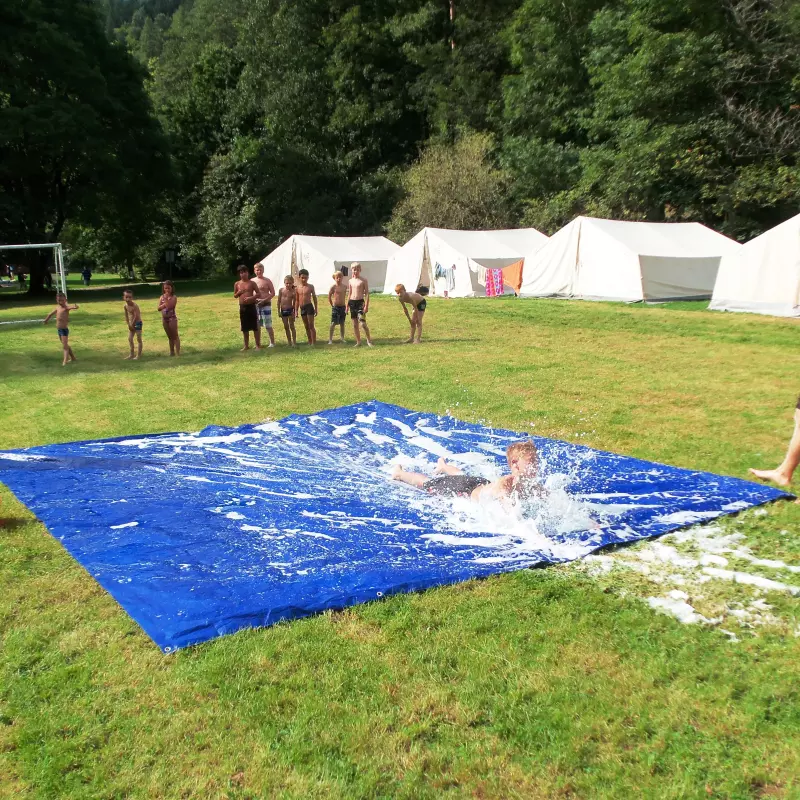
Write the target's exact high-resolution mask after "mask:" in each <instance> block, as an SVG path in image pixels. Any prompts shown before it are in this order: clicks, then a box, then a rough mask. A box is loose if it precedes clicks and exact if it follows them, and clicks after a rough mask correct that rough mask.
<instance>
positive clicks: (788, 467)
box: [749, 398, 800, 487]
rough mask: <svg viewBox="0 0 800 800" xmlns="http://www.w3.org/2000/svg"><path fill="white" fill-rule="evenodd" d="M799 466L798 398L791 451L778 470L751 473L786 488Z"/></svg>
mask: <svg viewBox="0 0 800 800" xmlns="http://www.w3.org/2000/svg"><path fill="white" fill-rule="evenodd" d="M798 464H800V398H798V400H797V407H796V408H795V410H794V433H792V438H791V440H790V441H789V449H788V450H787V451H786V455H785V456H784V457H783V461H782V462H781V464H780V466H779V467H777V469H751V470H749V472H750V474H751V475H755V476H756V478H760V479H761V480H762V481H772V482H773V483H777V484H778V486H783V487H786V486H788V485H789V484H790V483H791V482H792V476H793V475H794V471H795V470H796V469H797V465H798Z"/></svg>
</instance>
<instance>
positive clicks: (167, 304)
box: [158, 281, 181, 356]
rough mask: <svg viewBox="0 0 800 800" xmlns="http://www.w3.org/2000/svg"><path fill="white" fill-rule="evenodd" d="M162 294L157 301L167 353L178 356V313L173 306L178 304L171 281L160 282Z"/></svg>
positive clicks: (179, 342)
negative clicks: (165, 336)
mask: <svg viewBox="0 0 800 800" xmlns="http://www.w3.org/2000/svg"><path fill="white" fill-rule="evenodd" d="M161 285H162V287H163V289H164V294H162V295H161V298H160V299H159V301H158V310H159V311H160V312H161V321H162V322H163V323H164V333H166V334H167V339H169V354H170V355H171V356H179V355H180V354H181V337H180V336H178V315H177V314H176V313H175V307H176V306H177V305H178V298H177V297H175V284H174V283H173V282H172V281H164V283H162V284H161Z"/></svg>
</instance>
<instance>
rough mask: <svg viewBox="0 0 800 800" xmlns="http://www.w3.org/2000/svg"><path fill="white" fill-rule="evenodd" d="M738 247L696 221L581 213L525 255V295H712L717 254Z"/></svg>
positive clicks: (662, 297)
mask: <svg viewBox="0 0 800 800" xmlns="http://www.w3.org/2000/svg"><path fill="white" fill-rule="evenodd" d="M739 249H741V245H740V244H739V243H738V242H734V241H733V240H732V239H729V238H728V237H727V236H723V235H722V234H721V233H717V232H716V231H713V230H711V229H710V228H706V227H705V226H704V225H701V224H700V223H699V222H619V221H615V220H608V219H595V218H593V217H578V218H577V219H574V220H573V221H572V222H570V223H569V225H566V226H565V227H563V228H562V229H561V230H560V231H558V232H557V233H555V234H553V236H552V238H551V239H550V241H549V242H548V243H547V244H546V245H545V246H544V247H542V248H541V249H539V250H538V251H537V252H536V253H534V254H533V255H532V256H529V257H527V258H526V259H525V266H524V268H523V273H522V289H521V291H520V295H521V296H522V297H579V298H584V299H590V300H624V301H628V302H637V301H641V300H675V299H683V300H688V299H701V298H707V297H710V296H711V292H712V291H713V289H714V281H715V280H716V277H717V270H718V268H719V263H720V259H721V258H722V256H723V255H727V254H732V253H735V252H737V251H738V250H739Z"/></svg>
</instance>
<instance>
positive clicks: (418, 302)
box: [394, 283, 428, 344]
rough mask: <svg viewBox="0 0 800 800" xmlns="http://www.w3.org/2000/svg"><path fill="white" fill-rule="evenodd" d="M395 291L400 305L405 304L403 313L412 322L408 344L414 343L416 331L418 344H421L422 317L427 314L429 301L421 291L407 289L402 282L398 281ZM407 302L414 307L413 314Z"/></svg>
mask: <svg viewBox="0 0 800 800" xmlns="http://www.w3.org/2000/svg"><path fill="white" fill-rule="evenodd" d="M394 292H395V294H396V295H397V299H398V300H399V301H400V305H401V306H403V313H404V314H405V315H406V319H407V320H408V321H409V322H410V323H411V336H410V338H408V339H406V344H414V333H415V331H416V335H417V339H416V344H419V343H420V342H421V341H422V318H423V317H424V316H425V308H426V307H427V305H428V301H427V300H426V299H425V298H424V297H423V296H422V295H421V294H419V292H409V291H407V290H406V287H405V286H403V284H402V283H398V284H397V286H395V287H394ZM406 303H408V304H409V305H410V306H411V307H412V308H413V309H414V311H413V313H412V314H411V316H409V314H408V309H407V308H406Z"/></svg>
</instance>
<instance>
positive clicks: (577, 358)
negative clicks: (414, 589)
mask: <svg viewBox="0 0 800 800" xmlns="http://www.w3.org/2000/svg"><path fill="white" fill-rule="evenodd" d="M231 283H232V282H231ZM324 288H327V287H324ZM142 291H143V292H146V296H143V297H142V298H141V304H142V309H143V312H144V317H145V356H144V359H143V360H142V361H141V362H139V363H135V362H129V361H124V360H123V357H124V356H125V355H126V352H127V341H126V329H125V327H124V324H123V319H122V302H121V299H119V298H118V295H119V293H120V292H119V290H118V287H115V288H114V289H108V290H107V291H106V290H94V289H90V290H88V291H80V290H79V291H74V292H72V294H71V301H73V302H78V303H79V304H80V305H81V308H80V310H79V311H76V312H74V314H73V315H72V319H71V321H70V328H71V332H72V336H71V339H72V343H73V347H74V350H75V353H76V355H77V357H78V362H77V363H76V364H73V365H70V366H69V367H67V368H62V367H61V359H60V346H59V342H58V339H57V336H56V331H55V326H54V325H52V326H48V327H43V326H40V325H33V324H28V325H19V326H17V325H13V326H12V325H0V382H1V383H0V399H2V412H1V413H2V420H1V421H0V430H2V440H1V441H2V446H3V447H24V446H28V445H34V444H43V443H46V442H57V441H68V440H72V439H87V438H96V437H101V436H117V435H122V434H134V433H144V432H157V431H167V430H176V431H177V430H197V429H199V428H201V427H203V426H205V425H208V424H223V425H236V424H239V423H242V422H251V421H260V420H263V419H265V418H273V419H275V418H279V417H281V416H283V415H286V414H289V413H293V412H300V413H305V412H312V411H316V410H319V409H322V408H328V407H333V406H338V405H342V404H345V403H351V402H356V401H360V400H366V399H370V398H377V399H380V400H384V401H387V402H394V403H399V404H402V405H405V406H408V407H410V408H414V409H419V410H425V411H431V412H440V413H443V412H445V411H450V412H451V413H452V414H454V415H456V416H458V417H461V418H463V419H467V420H471V421H476V420H485V421H490V422H491V423H493V424H495V425H499V426H504V427H509V428H514V429H516V430H520V431H535V432H536V433H537V434H539V435H545V436H552V437H557V438H563V439H568V440H570V441H579V442H581V443H583V444H588V445H591V446H594V447H600V448H603V449H607V450H614V451H617V452H620V453H624V454H627V455H635V456H639V457H643V458H648V459H652V460H656V461H663V462H666V463H670V464H675V465H677V466H681V467H690V468H699V469H707V470H711V471H715V472H719V473H723V474H729V475H736V476H741V477H744V476H745V474H746V469H747V467H748V466H753V465H767V466H770V465H774V464H776V463H777V462H778V461H779V460H780V458H781V456H782V454H783V450H784V447H785V444H786V442H787V440H788V437H789V435H790V433H791V424H792V423H791V413H792V409H793V407H794V403H795V400H796V395H797V392H798V389H800V387H799V386H798V382H797V379H796V370H795V369H794V365H795V360H796V352H797V338H798V328H797V324H796V323H795V322H794V321H789V320H777V319H771V318H760V317H755V316H751V315H723V314H717V313H713V312H707V311H704V310H702V308H703V306H702V305H700V304H673V305H665V306H651V307H645V306H623V305H616V304H599V303H598V304H592V303H580V302H559V301H519V300H515V299H513V298H511V299H501V300H481V301H478V300H472V301H470V300H462V301H460V300H453V301H443V300H440V299H431V300H430V301H429V305H428V313H427V314H426V320H425V321H426V329H425V334H424V335H425V339H426V341H425V342H424V343H423V344H422V345H421V346H410V345H402V344H400V341H401V340H402V339H403V338H404V336H405V335H407V325H406V322H405V318H404V317H403V316H402V313H401V311H400V309H399V307H398V306H397V304H396V303H395V302H392V301H391V300H389V299H384V298H373V309H372V311H371V313H370V323H371V326H372V329H373V333H374V337H375V341H376V347H375V348H374V349H371V350H367V349H366V348H362V349H361V350H354V349H353V348H351V347H349V346H348V347H341V346H339V345H336V346H333V347H327V346H325V345H323V346H320V347H318V348H317V349H316V350H314V351H312V350H310V349H309V348H308V347H307V346H305V345H304V346H301V347H299V348H298V349H297V350H295V351H291V350H289V349H288V348H286V347H285V346H284V342H285V338H284V336H283V332H282V330H278V329H276V338H277V341H278V343H279V345H280V346H279V347H277V348H275V349H274V350H270V351H264V352H250V353H240V352H239V347H240V346H241V338H240V334H239V331H238V315H237V311H236V306H235V301H234V300H233V299H232V297H231V296H230V294H229V288H228V286H227V284H217V285H204V284H200V283H196V284H187V285H180V284H179V287H178V295H179V298H180V299H179V305H178V316H179V320H180V330H181V336H182V340H183V347H184V354H183V355H182V356H181V358H180V359H170V358H169V357H168V356H167V352H168V350H167V346H166V338H165V336H164V333H163V331H162V329H161V325H160V321H159V319H158V315H157V312H156V311H155V305H156V300H157V293H158V290H157V287H145V288H144V289H142ZM326 302H327V301H325V303H326ZM323 305H324V304H323ZM50 307H51V306H49V305H42V306H40V307H36V308H31V307H30V306H27V305H24V304H19V303H8V302H3V303H0V322H2V321H9V320H13V319H34V318H36V317H37V316H40V317H44V315H45V313H47V311H49V310H50ZM328 320H329V314H328V313H326V312H325V311H323V313H321V315H320V317H319V322H318V327H319V330H320V339H321V340H326V339H327V325H328ZM301 331H302V326H300V327H299V328H298V340H300V341H303V340H304V336H303V335H302V332H301ZM348 337H349V338H350V339H351V340H352V332H351V331H350V330H349V329H348ZM0 497H1V498H2V517H3V518H4V520H5V522H4V527H3V528H0V576H2V578H1V580H2V587H3V593H2V597H0V631H1V632H2V654H1V655H0V795H2V794H5V796H31V797H34V796H35V797H52V798H63V797H75V798H83V797H92V798H95V797H109V798H110V797H142V798H144V797H147V798H150V797H242V798H244V797H266V796H275V795H281V796H294V797H378V796H394V797H408V798H417V797H438V796H440V795H442V794H446V793H449V794H452V795H455V796H462V795H463V796H470V797H499V798H500V797H502V798H504V797H548V796H564V797H572V796H574V797H582V798H583V797H589V798H593V797H653V798H662V797H674V798H679V797H680V798H683V797H703V798H707V797H721V798H722V797H725V798H727V797H735V798H750V797H753V798H755V797H765V796H768V797H797V796H798V794H800V783H798V779H797V777H796V776H797V775H799V774H800V667H799V666H798V665H800V638H798V637H797V636H795V635H792V634H791V633H786V631H785V630H782V631H779V630H770V629H769V628H767V629H764V630H759V631H756V632H754V633H748V634H747V635H744V634H742V636H741V637H740V638H741V641H740V642H738V643H734V642H731V641H729V639H728V638H727V637H726V636H725V635H723V634H722V633H720V632H719V631H718V630H716V629H713V628H706V627H700V626H686V625H681V624H680V623H678V622H677V621H675V620H673V619H671V618H668V617H665V616H661V615H657V614H654V612H653V611H651V610H650V609H649V608H648V607H647V605H646V604H645V603H643V602H642V601H641V599H640V597H639V596H638V595H637V594H636V592H635V591H633V589H634V583H635V581H634V579H631V580H630V582H626V579H620V578H619V577H615V578H613V579H611V578H608V579H603V578H592V577H590V576H588V575H586V574H584V573H582V572H580V571H578V570H575V569H572V568H570V567H559V568H548V569H543V570H535V571H524V572H519V573H516V574H512V575H506V576H502V577H498V578H494V579H491V580H486V581H481V582H471V583H467V584H462V585H458V586H454V587H449V588H443V589H438V590H435V591H429V592H426V593H424V594H418V595H411V596H403V597H395V598H392V599H390V600H387V601H385V602H380V603H375V604H371V605H368V606H361V607H357V608H354V609H351V610H349V611H346V612H342V613H331V614H325V615H322V616H319V617H315V618H311V619H306V620H301V621H297V622H293V623H291V624H285V625H279V626H277V627H274V628H271V629H267V630H258V631H248V632H243V633H239V634H237V635H234V636H228V637H223V638H222V639H218V640H216V641H214V642H211V643H208V644H205V645H202V646H199V647H195V648H191V649H189V650H186V651H181V652H179V653H177V654H176V655H174V656H163V655H161V654H160V652H159V651H158V650H157V649H156V647H155V646H154V645H153V644H152V643H151V642H150V641H149V640H148V639H147V638H146V637H145V635H144V634H143V633H142V632H141V631H140V630H139V629H138V627H137V626H136V625H135V624H134V623H133V622H132V621H131V620H130V619H129V618H128V617H127V616H126V615H125V614H124V612H122V611H121V610H120V609H119V607H118V606H117V605H116V604H115V603H114V601H113V600H112V599H111V598H110V597H109V596H108V595H106V594H105V593H104V592H103V591H102V590H101V589H100V588H99V587H98V586H97V585H96V584H95V582H94V581H93V580H92V579H90V578H89V577H88V576H87V574H86V573H85V572H84V571H83V570H82V568H80V567H79V566H78V565H77V564H76V563H75V562H74V561H73V560H72V559H71V558H70V557H69V556H68V555H67V554H66V553H65V552H64V551H63V550H62V548H61V547H60V545H59V544H58V543H57V542H56V541H54V540H53V539H52V538H51V537H50V536H49V535H48V534H47V532H46V531H45V529H44V528H43V526H41V525H40V524H38V523H36V522H35V521H34V520H33V518H32V517H31V515H30V513H29V512H28V511H27V510H26V509H24V508H23V507H22V506H20V505H19V504H18V503H17V502H16V501H15V500H14V498H13V497H12V496H11V495H10V493H9V492H8V491H7V490H5V488H0ZM768 511H769V513H768V514H767V515H766V516H758V517H756V516H753V513H752V512H750V514H748V515H744V517H745V526H746V528H747V530H748V533H749V535H750V537H751V538H750V545H751V546H752V547H753V548H754V550H755V549H757V548H760V550H759V555H762V556H763V557H765V558H780V559H784V560H785V561H787V562H789V563H794V564H797V563H800V526H799V525H798V522H800V506H797V505H794V504H792V503H787V502H784V503H779V504H775V505H773V506H771V507H770V508H769V509H768ZM795 579H796V580H795V582H796V583H800V578H798V576H795ZM781 602H782V603H783V605H782V606H781V609H782V613H783V615H784V618H786V619H790V620H791V619H794V620H795V622H796V621H797V617H798V611H797V602H798V601H797V600H793V599H791V598H790V599H788V600H787V599H784V600H782V601H781ZM789 630H791V625H790V626H789Z"/></svg>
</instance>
